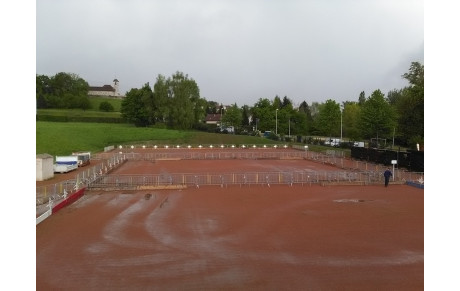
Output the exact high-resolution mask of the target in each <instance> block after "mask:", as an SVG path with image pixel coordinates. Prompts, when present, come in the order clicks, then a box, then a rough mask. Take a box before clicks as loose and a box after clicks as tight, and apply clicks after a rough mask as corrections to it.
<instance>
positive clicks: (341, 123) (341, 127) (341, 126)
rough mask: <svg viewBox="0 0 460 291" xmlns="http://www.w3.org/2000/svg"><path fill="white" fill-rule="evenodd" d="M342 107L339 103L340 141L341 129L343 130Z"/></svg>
mask: <svg viewBox="0 0 460 291" xmlns="http://www.w3.org/2000/svg"><path fill="white" fill-rule="evenodd" d="M342 114H343V107H342V105H340V142H342V137H343V136H342V131H343V122H342Z"/></svg>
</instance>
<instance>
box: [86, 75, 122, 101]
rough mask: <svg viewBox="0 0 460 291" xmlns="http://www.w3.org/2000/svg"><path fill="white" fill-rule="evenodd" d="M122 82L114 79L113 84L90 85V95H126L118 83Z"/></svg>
mask: <svg viewBox="0 0 460 291" xmlns="http://www.w3.org/2000/svg"><path fill="white" fill-rule="evenodd" d="M119 83H120V82H119V81H118V80H117V79H114V80H113V84H112V85H104V86H102V87H97V86H90V87H89V91H88V95H93V96H108V97H119V98H121V97H124V96H122V95H121V94H120V92H119V91H118V84H119Z"/></svg>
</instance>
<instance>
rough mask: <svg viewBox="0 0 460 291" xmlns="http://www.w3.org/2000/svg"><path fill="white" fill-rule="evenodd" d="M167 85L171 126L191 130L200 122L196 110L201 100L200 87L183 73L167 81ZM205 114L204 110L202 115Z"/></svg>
mask: <svg viewBox="0 0 460 291" xmlns="http://www.w3.org/2000/svg"><path fill="white" fill-rule="evenodd" d="M166 84H167V87H168V99H169V104H170V108H169V110H170V113H169V118H168V122H169V125H170V126H171V127H172V128H177V129H191V128H192V126H193V125H194V124H195V123H197V122H198V121H199V120H197V118H198V116H197V112H196V108H195V107H196V106H197V104H198V103H199V102H198V100H199V98H200V90H199V88H198V85H197V84H196V82H195V80H193V79H190V78H189V77H188V75H184V74H183V73H182V72H176V73H175V74H174V75H173V76H172V77H171V78H168V79H167V80H166ZM204 113H205V110H204V108H203V111H202V114H203V115H204ZM203 118H204V116H203Z"/></svg>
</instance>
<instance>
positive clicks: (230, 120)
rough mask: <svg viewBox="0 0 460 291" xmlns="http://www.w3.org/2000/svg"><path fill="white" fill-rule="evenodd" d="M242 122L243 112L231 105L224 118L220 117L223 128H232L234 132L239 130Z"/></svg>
mask: <svg viewBox="0 0 460 291" xmlns="http://www.w3.org/2000/svg"><path fill="white" fill-rule="evenodd" d="M242 121H243V112H242V110H241V109H240V108H238V106H237V105H236V103H235V104H233V105H232V106H231V107H230V108H227V111H226V112H225V114H224V116H222V123H223V124H224V126H227V127H228V126H233V127H234V128H235V130H239V128H241V123H242Z"/></svg>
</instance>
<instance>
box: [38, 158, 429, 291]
mask: <svg viewBox="0 0 460 291" xmlns="http://www.w3.org/2000/svg"><path fill="white" fill-rule="evenodd" d="M214 162H216V163H219V162H221V161H214ZM120 170H121V169H120ZM423 193H424V191H423V190H422V189H417V188H414V187H410V186H406V185H391V186H390V187H388V188H385V187H384V186H383V185H381V186H334V187H321V186H316V185H315V186H303V187H302V186H299V185H295V186H293V187H289V186H284V185H278V186H272V187H267V186H251V187H249V186H245V187H238V186H232V187H228V188H225V187H224V188H221V187H211V186H208V187H200V188H199V189H196V188H193V189H186V190H162V191H136V192H126V191H124V192H111V193H108V192H97V193H95V192H87V193H86V195H85V196H84V197H83V198H82V199H80V200H79V201H77V202H75V203H74V204H72V205H71V206H69V207H67V208H65V209H63V210H61V211H60V212H58V213H57V214H55V215H53V216H51V217H50V218H48V219H47V220H45V221H44V222H42V223H40V224H39V225H37V229H36V230H37V231H36V239H37V241H36V242H37V260H36V261H37V276H36V277H37V290H52V289H63V290H68V289H71V290H146V289H149V290H217V289H218V290H242V289H246V290H248V289H250V290H305V289H307V290H331V289H332V290H377V289H378V290H422V289H423V288H424V284H423V275H424V220H423V218H424V216H423V215H424V205H423V201H424V197H423V196H424V195H423ZM146 194H151V195H146Z"/></svg>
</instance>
